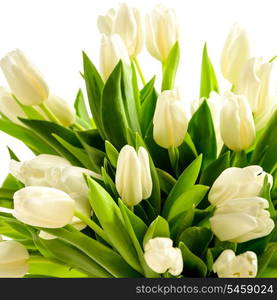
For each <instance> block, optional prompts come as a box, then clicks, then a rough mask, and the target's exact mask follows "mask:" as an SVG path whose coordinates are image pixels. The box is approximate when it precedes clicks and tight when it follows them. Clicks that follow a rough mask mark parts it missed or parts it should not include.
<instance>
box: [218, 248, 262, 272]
mask: <svg viewBox="0 0 277 300" xmlns="http://www.w3.org/2000/svg"><path fill="white" fill-rule="evenodd" d="M257 270H258V260H257V255H256V253H255V252H252V251H247V252H244V253H242V254H240V255H237V256H236V254H235V253H234V251H233V250H229V249H228V250H224V251H223V252H222V253H221V254H220V255H219V257H218V258H217V260H216V261H215V263H214V264H213V271H214V273H217V276H218V277H220V278H255V277H256V275H257Z"/></svg>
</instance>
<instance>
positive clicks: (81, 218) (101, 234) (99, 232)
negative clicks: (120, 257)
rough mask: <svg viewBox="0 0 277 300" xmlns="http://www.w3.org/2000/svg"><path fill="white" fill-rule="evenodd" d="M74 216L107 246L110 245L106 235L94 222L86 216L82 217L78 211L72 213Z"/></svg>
mask: <svg viewBox="0 0 277 300" xmlns="http://www.w3.org/2000/svg"><path fill="white" fill-rule="evenodd" d="M74 216H75V217H77V218H79V219H80V220H82V221H83V222H84V223H85V224H87V225H88V227H90V228H91V229H92V230H93V231H94V232H95V233H96V234H98V235H99V236H100V237H101V238H102V239H103V240H104V241H106V242H107V243H108V244H111V242H110V240H109V238H108V237H107V235H106V233H105V232H104V230H103V229H102V228H101V227H100V226H98V225H97V224H96V223H95V222H94V221H92V220H91V219H90V218H88V217H87V216H85V215H83V214H82V213H80V212H79V211H75V212H74Z"/></svg>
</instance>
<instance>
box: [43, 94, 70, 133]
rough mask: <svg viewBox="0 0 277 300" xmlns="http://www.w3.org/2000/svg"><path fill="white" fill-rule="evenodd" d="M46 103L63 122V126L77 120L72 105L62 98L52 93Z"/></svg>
mask: <svg viewBox="0 0 277 300" xmlns="http://www.w3.org/2000/svg"><path fill="white" fill-rule="evenodd" d="M45 104H46V105H47V106H48V107H49V109H50V110H51V111H52V112H53V114H54V115H55V116H56V117H57V119H58V120H59V121H60V122H61V123H62V125H63V126H65V127H68V126H70V125H72V124H74V122H75V111H74V109H73V107H72V106H71V105H69V103H68V102H67V101H65V100H63V99H62V98H60V97H58V96H55V95H50V96H49V98H48V99H47V100H46V101H45Z"/></svg>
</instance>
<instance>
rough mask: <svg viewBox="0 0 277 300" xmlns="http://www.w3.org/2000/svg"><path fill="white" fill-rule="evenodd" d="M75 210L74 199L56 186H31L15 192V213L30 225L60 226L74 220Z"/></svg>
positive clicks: (19, 218)
mask: <svg viewBox="0 0 277 300" xmlns="http://www.w3.org/2000/svg"><path fill="white" fill-rule="evenodd" d="M74 210H75V203H74V200H73V199H72V198H71V197H70V196H69V195H68V194H66V193H65V192H63V191H60V190H58V189H55V188H49V187H43V186H29V187H25V188H23V189H21V190H19V191H17V192H15V194H14V212H13V215H14V217H15V218H17V219H18V220H19V221H21V222H23V223H26V224H28V225H32V226H39V227H45V228H60V227H63V226H65V225H67V224H69V223H70V222H71V221H72V218H73V215H74Z"/></svg>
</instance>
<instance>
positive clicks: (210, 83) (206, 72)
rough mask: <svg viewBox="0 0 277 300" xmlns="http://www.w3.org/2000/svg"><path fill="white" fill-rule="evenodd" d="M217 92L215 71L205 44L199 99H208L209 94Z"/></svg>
mask: <svg viewBox="0 0 277 300" xmlns="http://www.w3.org/2000/svg"><path fill="white" fill-rule="evenodd" d="M211 91H215V92H217V93H218V92H219V88H218V83H217V79H216V75H215V71H214V68H213V65H212V63H211V60H210V58H209V55H208V50H207V44H206V43H205V45H204V49H203V56H202V66H201V86H200V98H202V97H204V98H209V95H210V92H211Z"/></svg>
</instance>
